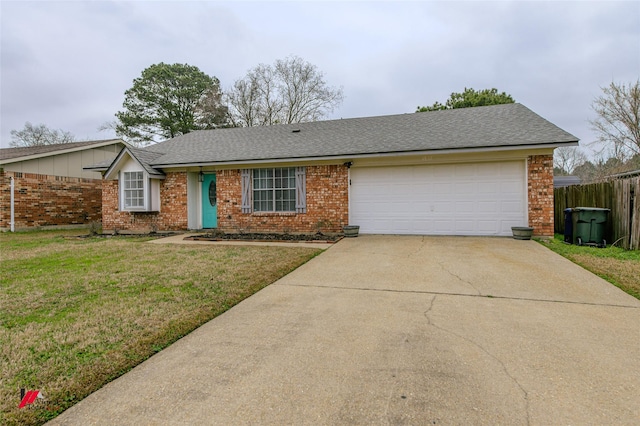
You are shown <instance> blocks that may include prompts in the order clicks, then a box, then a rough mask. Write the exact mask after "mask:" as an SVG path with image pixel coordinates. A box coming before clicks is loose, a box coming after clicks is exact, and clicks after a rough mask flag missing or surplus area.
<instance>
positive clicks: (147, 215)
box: [102, 172, 187, 232]
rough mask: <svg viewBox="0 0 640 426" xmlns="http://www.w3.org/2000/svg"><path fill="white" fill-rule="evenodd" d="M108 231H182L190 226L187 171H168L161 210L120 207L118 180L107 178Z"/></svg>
mask: <svg viewBox="0 0 640 426" xmlns="http://www.w3.org/2000/svg"><path fill="white" fill-rule="evenodd" d="M102 204H103V208H102V228H103V231H104V232H112V231H131V232H151V231H182V230H186V229H187V173H186V172H177V173H167V176H166V178H165V179H164V180H162V181H161V184H160V211H159V212H127V211H120V210H119V206H118V181H117V180H107V181H104V185H103V190H102Z"/></svg>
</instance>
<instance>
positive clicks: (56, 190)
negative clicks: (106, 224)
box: [0, 171, 102, 230]
mask: <svg viewBox="0 0 640 426" xmlns="http://www.w3.org/2000/svg"><path fill="white" fill-rule="evenodd" d="M11 177H13V178H14V214H15V224H14V227H15V229H17V230H18V229H27V228H38V227H42V226H61V225H84V224H88V223H90V222H100V221H101V220H102V181H101V180H100V179H86V178H75V177H66V176H50V175H39V174H34V173H21V172H8V171H7V172H4V171H3V172H0V229H10V228H11V179H10V178H11Z"/></svg>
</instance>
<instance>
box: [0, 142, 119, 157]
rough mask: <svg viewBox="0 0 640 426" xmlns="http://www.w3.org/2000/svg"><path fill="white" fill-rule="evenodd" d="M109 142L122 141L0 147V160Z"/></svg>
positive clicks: (52, 152)
mask: <svg viewBox="0 0 640 426" xmlns="http://www.w3.org/2000/svg"><path fill="white" fill-rule="evenodd" d="M109 142H113V143H118V142H119V143H123V142H122V140H120V139H105V140H99V141H84V142H70V143H59V144H54V145H42V146H27V147H20V148H2V149H0V160H13V159H16V158H23V157H31V156H34V155H42V156H44V155H45V154H51V155H56V154H58V153H60V152H61V151H67V150H74V149H78V148H90V147H91V146H93V145H105V144H108V143H109Z"/></svg>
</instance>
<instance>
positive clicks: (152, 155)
mask: <svg viewBox="0 0 640 426" xmlns="http://www.w3.org/2000/svg"><path fill="white" fill-rule="evenodd" d="M129 152H130V153H131V155H133V156H134V157H135V158H136V160H138V162H139V163H140V164H141V165H142V167H144V169H145V170H146V172H147V173H149V174H151V175H163V174H164V173H162V172H161V171H160V170H156V169H154V168H153V167H152V166H151V164H153V163H154V162H155V161H156V160H157V159H158V158H159V157H161V156H162V155H163V154H162V153H159V152H155V151H151V150H149V149H143V148H129Z"/></svg>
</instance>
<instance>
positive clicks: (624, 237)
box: [553, 176, 640, 250]
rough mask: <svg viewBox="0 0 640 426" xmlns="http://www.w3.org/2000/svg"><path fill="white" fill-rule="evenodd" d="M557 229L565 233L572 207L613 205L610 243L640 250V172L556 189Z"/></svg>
mask: <svg viewBox="0 0 640 426" xmlns="http://www.w3.org/2000/svg"><path fill="white" fill-rule="evenodd" d="M553 197H554V204H555V205H554V215H555V218H554V219H555V232H556V233H559V234H562V233H564V210H565V209H566V208H568V207H600V208H607V209H611V212H610V213H609V216H608V220H607V232H606V233H605V235H606V236H607V237H606V239H607V244H610V243H613V242H616V241H618V240H619V241H618V242H617V244H616V245H617V246H620V247H624V248H625V249H631V250H640V176H639V177H633V178H630V179H620V180H612V181H609V182H599V183H592V184H589V185H572V186H567V187H564V188H556V189H554V191H553Z"/></svg>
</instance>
